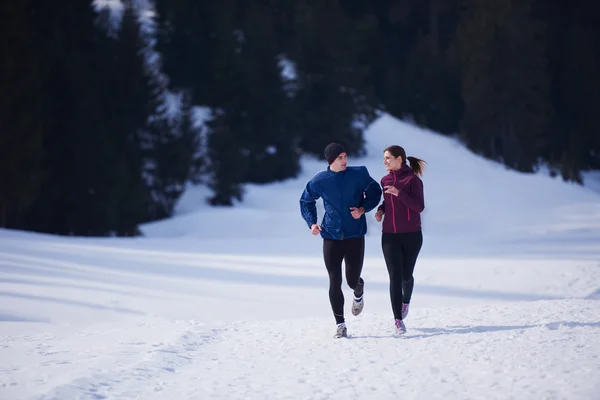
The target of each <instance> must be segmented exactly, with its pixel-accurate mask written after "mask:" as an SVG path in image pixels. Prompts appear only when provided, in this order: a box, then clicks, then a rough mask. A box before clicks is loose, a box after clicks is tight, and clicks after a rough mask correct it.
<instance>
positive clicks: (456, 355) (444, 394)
mask: <svg viewBox="0 0 600 400" xmlns="http://www.w3.org/2000/svg"><path fill="white" fill-rule="evenodd" d="M366 140H367V150H368V156H367V157H365V158H363V159H358V160H357V159H350V160H349V164H350V165H359V164H362V165H366V166H367V167H368V169H369V171H370V172H371V174H372V175H373V177H374V178H375V179H376V180H378V181H379V179H380V178H381V176H382V175H383V174H385V169H384V167H383V164H382V150H383V148H384V147H385V146H387V145H389V144H400V145H402V146H404V147H405V148H406V150H407V152H408V154H409V155H414V156H417V157H420V158H423V159H425V160H426V161H427V162H428V167H427V170H426V171H425V175H424V178H423V181H424V187H425V196H426V197H425V201H426V210H425V212H424V213H423V230H424V238H425V243H424V247H423V251H422V256H421V258H420V259H419V261H418V263H417V267H416V271H415V281H416V283H415V292H414V295H413V303H412V306H411V314H410V315H409V317H408V319H407V320H406V325H407V328H408V332H407V334H406V336H405V337H404V338H396V337H394V336H393V330H392V322H393V319H392V315H391V309H390V302H389V294H388V277H387V271H386V268H385V264H384V262H383V258H382V256H381V250H380V243H379V240H380V226H379V224H378V223H377V222H376V221H375V220H374V218H373V215H368V223H369V233H368V236H367V244H366V245H367V257H366V261H365V267H364V272H363V277H364V279H365V282H366V286H365V310H364V312H363V314H361V315H360V316H358V317H353V316H351V315H350V313H349V303H350V302H349V301H348V299H350V296H351V292H350V291H349V289H348V288H347V287H344V291H345V294H346V296H347V297H346V299H347V301H346V309H347V310H348V311H347V314H348V316H347V324H348V330H349V335H350V337H349V338H348V339H342V340H336V339H333V338H332V336H333V333H334V331H335V322H334V319H333V317H332V315H331V310H330V308H329V302H328V297H327V286H328V281H327V274H326V271H325V268H324V266H323V261H322V257H321V245H322V244H321V240H320V239H319V238H316V237H313V236H312V235H311V234H310V233H309V231H308V228H307V227H306V225H305V223H304V221H303V220H302V219H301V218H300V213H299V203H298V200H299V196H300V194H301V192H302V189H303V187H304V185H305V183H306V181H307V180H308V179H309V178H310V177H311V176H312V175H313V174H314V173H315V172H317V171H318V170H320V169H322V168H324V167H325V165H324V163H323V162H319V161H316V160H311V159H306V160H304V161H303V173H302V176H301V177H299V178H298V179H295V180H289V181H286V182H284V183H279V184H271V185H253V186H250V187H248V188H247V194H246V197H245V201H244V202H243V203H242V204H240V205H238V206H237V207H235V208H232V209H230V208H211V207H208V206H206V205H204V201H203V199H204V197H205V196H206V195H207V194H208V193H207V192H206V189H203V188H190V189H189V190H188V191H187V192H186V194H185V195H184V196H183V198H182V199H181V201H180V204H179V205H178V215H177V216H176V217H175V218H172V219H170V220H167V221H161V222H157V223H153V224H148V225H146V226H144V227H143V231H144V233H145V235H146V236H145V237H143V238H135V239H114V238H113V239H83V238H59V237H53V236H49V235H37V234H30V233H24V232H14V231H7V230H0V298H1V302H0V360H2V363H1V364H0V399H10V400H12V399H133V398H138V399H326V398H327V399H330V398H331V399H354V398H356V399H359V398H360V399H399V398H402V399H445V400H449V399H484V398H485V399H510V398H514V399H535V400H538V399H569V400H571V399H589V400H591V399H598V398H600V193H598V192H596V191H594V190H591V189H589V188H582V187H579V186H576V185H573V184H566V183H564V182H562V181H560V180H559V179H551V178H549V177H547V176H543V175H522V174H518V173H515V172H512V171H508V170H506V169H505V168H504V167H502V166H500V165H498V164H496V163H493V162H490V161H487V160H484V159H482V158H480V157H477V156H474V155H473V154H471V153H470V152H468V151H467V150H465V149H464V148H463V147H462V146H461V145H459V144H458V143H457V142H455V141H454V140H452V139H449V138H445V137H441V136H439V135H435V134H433V133H430V132H427V131H423V130H421V129H417V128H414V127H411V126H409V125H407V124H404V123H402V122H400V121H397V120H395V119H393V118H390V117H387V116H384V117H382V118H381V119H380V120H378V121H377V122H376V123H375V124H374V125H373V126H372V127H371V128H370V129H369V131H368V132H367V134H366ZM321 215H322V214H321Z"/></svg>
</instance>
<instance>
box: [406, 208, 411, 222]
mask: <svg viewBox="0 0 600 400" xmlns="http://www.w3.org/2000/svg"><path fill="white" fill-rule="evenodd" d="M406 211H407V212H408V220H409V221H410V208H407V209H406Z"/></svg>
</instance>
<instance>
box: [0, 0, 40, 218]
mask: <svg viewBox="0 0 600 400" xmlns="http://www.w3.org/2000/svg"><path fill="white" fill-rule="evenodd" d="M29 8H30V2H29V1H26V0H23V1H12V2H11V1H7V2H2V4H1V5H0V15H2V16H3V21H4V23H3V24H2V25H1V27H0V30H1V32H0V58H1V59H2V66H1V67H0V227H17V226H18V223H19V216H20V214H21V213H22V212H23V211H25V210H26V209H27V208H28V207H29V205H30V204H31V203H32V202H33V201H34V199H35V198H36V196H37V194H38V191H39V187H40V184H41V180H42V176H43V171H42V168H41V167H42V165H41V164H42V157H43V147H42V134H43V131H42V121H41V107H42V106H41V102H40V95H41V94H42V93H41V92H42V89H41V82H42V81H41V71H40V68H41V66H42V64H41V62H40V59H39V57H38V51H39V49H38V47H37V46H36V42H35V37H34V36H33V35H32V33H31V30H32V21H31V18H30V17H29V13H28V10H29Z"/></svg>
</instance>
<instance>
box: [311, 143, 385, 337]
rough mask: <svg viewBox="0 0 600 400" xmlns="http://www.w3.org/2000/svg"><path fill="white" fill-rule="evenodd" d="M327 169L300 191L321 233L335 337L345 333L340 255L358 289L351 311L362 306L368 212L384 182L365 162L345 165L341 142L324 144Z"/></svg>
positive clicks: (350, 281) (314, 230) (315, 231)
mask: <svg viewBox="0 0 600 400" xmlns="http://www.w3.org/2000/svg"><path fill="white" fill-rule="evenodd" d="M325 159H326V160H327V162H328V163H329V166H328V167H327V169H326V170H324V171H320V172H318V173H317V174H316V175H315V176H313V178H312V179H311V180H310V181H309V182H308V183H307V185H306V188H305V189H304V191H303V193H302V196H301V197H300V212H301V214H302V218H304V220H305V221H306V223H307V224H308V227H309V228H310V230H311V232H312V234H313V235H318V234H319V233H320V234H321V237H322V238H323V258H324V260H325V267H326V268H327V272H328V273H329V301H330V303H331V309H332V311H333V315H334V317H335V321H336V324H337V330H336V334H335V336H334V337H336V338H341V337H347V329H346V323H345V319H344V294H343V293H342V261H344V262H345V266H346V282H347V283H348V286H350V288H352V289H353V290H354V301H353V303H352V314H353V315H358V314H360V312H361V311H362V309H363V306H364V301H363V289H364V284H365V283H364V281H363V279H362V278H361V277H360V274H361V272H362V267H363V260H364V255H365V235H366V233H367V221H366V218H365V213H368V212H369V211H371V210H373V209H374V208H375V207H377V204H379V201H380V200H381V192H382V191H381V188H380V187H379V185H378V184H377V182H376V181H375V180H374V179H373V178H372V177H371V176H370V175H369V171H368V170H367V168H366V167H364V166H360V167H347V155H346V151H345V150H344V148H343V147H342V146H341V145H339V144H337V143H330V144H329V145H328V146H327V147H326V148H325ZM319 198H322V199H323V205H324V208H325V215H324V216H323V220H322V223H321V225H319V224H317V208H316V201H317V200H318V199H319Z"/></svg>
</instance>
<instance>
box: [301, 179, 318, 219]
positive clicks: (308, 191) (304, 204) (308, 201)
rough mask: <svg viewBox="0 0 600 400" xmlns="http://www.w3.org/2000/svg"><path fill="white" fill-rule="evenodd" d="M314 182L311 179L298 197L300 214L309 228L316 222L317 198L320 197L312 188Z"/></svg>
mask: <svg viewBox="0 0 600 400" xmlns="http://www.w3.org/2000/svg"><path fill="white" fill-rule="evenodd" d="M314 186H315V185H314V182H313V181H312V180H311V181H309V182H308V183H307V184H306V188H304V191H303V192H302V196H301V197H300V214H301V215H302V218H304V220H305V221H306V223H307V224H308V227H309V228H310V227H311V226H312V225H313V224H316V223H317V206H316V203H317V200H318V199H319V198H320V197H321V196H320V195H319V193H318V192H317V191H316V190H315V188H314Z"/></svg>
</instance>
